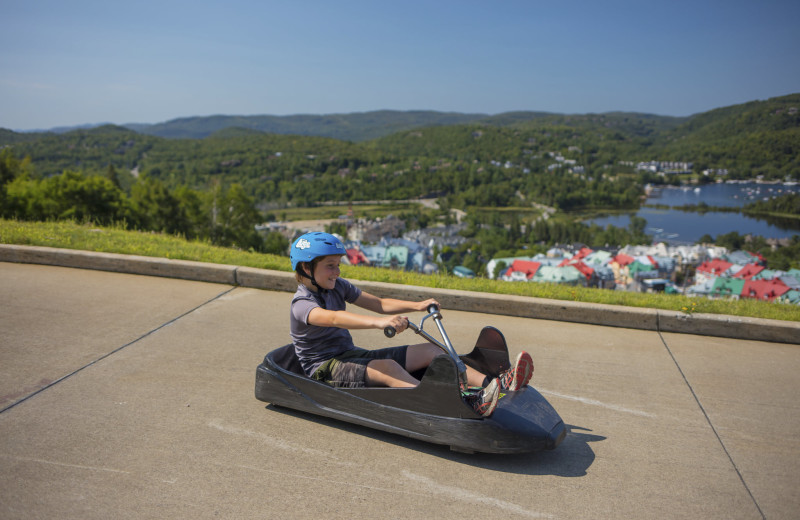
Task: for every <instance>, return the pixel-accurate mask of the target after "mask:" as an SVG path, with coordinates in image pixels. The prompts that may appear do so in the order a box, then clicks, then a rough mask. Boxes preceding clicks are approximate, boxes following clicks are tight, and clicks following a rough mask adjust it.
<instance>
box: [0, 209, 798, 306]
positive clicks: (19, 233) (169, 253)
mask: <svg viewBox="0 0 800 520" xmlns="http://www.w3.org/2000/svg"><path fill="white" fill-rule="evenodd" d="M0 243H4V244H19V245H33V246H48V247H57V248H66V249H78V250H84V251H99V252H108V253H120V254H130V255H142V256H153V257H161V258H170V259H179V260H193V261H198V262H212V263H219V264H228V265H238V266H248V267H255V268H260V269H273V270H278V271H290V266H289V259H288V258H287V257H283V256H276V255H267V254H259V253H252V252H247V251H239V250H235V249H229V248H222V247H216V246H212V245H210V244H208V243H204V242H192V241H187V240H184V239H183V238H180V237H175V236H170V235H164V234H161V233H143V232H136V231H126V230H124V229H122V228H119V227H109V228H101V227H97V226H93V225H90V224H77V223H74V222H18V221H13V220H0ZM342 276H344V277H345V278H354V279H359V280H370V281H378V282H388V283H397V284H406V285H417V286H421V287H432V288H444V289H458V290H464V291H475V292H487V293H497V294H512V295H519V296H530V297H536V298H550V299H556V300H573V301H581V302H587V303H601V304H609V305H622V306H631V307H646V308H654V309H664V310H673V311H682V312H687V313H711V314H727V315H734V316H749V317H754V318H768V319H778V320H786V321H800V306H797V305H782V304H775V303H767V302H761V301H755V300H737V301H728V300H708V299H705V298H688V297H684V296H677V295H665V294H641V293H629V292H620V291H609V290H603V289H588V288H582V287H568V286H562V285H557V284H540V283H509V282H500V281H496V280H488V279H485V278H476V279H461V278H457V277H454V276H447V275H435V276H426V275H422V274H418V273H409V272H404V271H393V270H389V269H376V268H369V267H354V266H343V269H342Z"/></svg>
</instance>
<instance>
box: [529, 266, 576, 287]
mask: <svg viewBox="0 0 800 520" xmlns="http://www.w3.org/2000/svg"><path fill="white" fill-rule="evenodd" d="M585 279H586V277H585V276H583V274H582V273H581V272H580V271H578V270H577V269H575V268H574V267H572V266H571V265H568V266H565V267H553V266H550V265H543V266H541V267H540V268H539V270H538V271H536V274H535V275H533V278H532V279H531V281H533V282H551V283H566V284H574V283H579V282H581V281H582V280H585Z"/></svg>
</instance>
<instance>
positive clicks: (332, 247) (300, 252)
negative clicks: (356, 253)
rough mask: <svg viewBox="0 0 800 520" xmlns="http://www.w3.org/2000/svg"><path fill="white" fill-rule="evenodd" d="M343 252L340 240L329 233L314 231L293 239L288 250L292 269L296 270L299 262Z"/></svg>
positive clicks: (344, 251) (344, 252) (342, 253)
mask: <svg viewBox="0 0 800 520" xmlns="http://www.w3.org/2000/svg"><path fill="white" fill-rule="evenodd" d="M344 254H347V251H346V250H345V248H344V244H342V241H341V240H339V239H338V238H336V237H335V236H333V235H331V234H330V233H323V232H321V231H314V232H312V233H306V234H305V235H300V237H298V239H297V240H295V241H294V244H292V249H291V250H290V251H289V259H290V260H291V261H292V270H293V271H296V270H297V264H299V263H300V262H310V261H312V260H313V259H315V258H317V257H320V256H328V255H344Z"/></svg>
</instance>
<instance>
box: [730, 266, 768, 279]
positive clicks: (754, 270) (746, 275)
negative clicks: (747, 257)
mask: <svg viewBox="0 0 800 520" xmlns="http://www.w3.org/2000/svg"><path fill="white" fill-rule="evenodd" d="M763 270H764V266H763V265H758V264H747V265H746V266H744V267H742V268H741V270H739V272H738V273H736V274H735V275H733V277H734V278H741V279H743V280H749V279H751V278H752V277H753V276H755V275H757V274H758V273H760V272H761V271H763Z"/></svg>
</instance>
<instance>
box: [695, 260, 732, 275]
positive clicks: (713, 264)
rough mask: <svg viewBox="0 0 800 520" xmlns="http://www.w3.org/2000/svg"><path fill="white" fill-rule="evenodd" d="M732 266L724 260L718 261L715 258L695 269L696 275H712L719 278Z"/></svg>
mask: <svg viewBox="0 0 800 520" xmlns="http://www.w3.org/2000/svg"><path fill="white" fill-rule="evenodd" d="M732 265H733V264H732V263H730V262H726V261H725V260H720V259H719V258H715V259H713V260H706V261H705V262H703V263H702V264H700V265H699V266H698V267H697V272H698V273H708V274H713V275H715V276H719V275H721V274H722V273H724V272H725V271H727V270H728V269H730V268H731V266H732Z"/></svg>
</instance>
